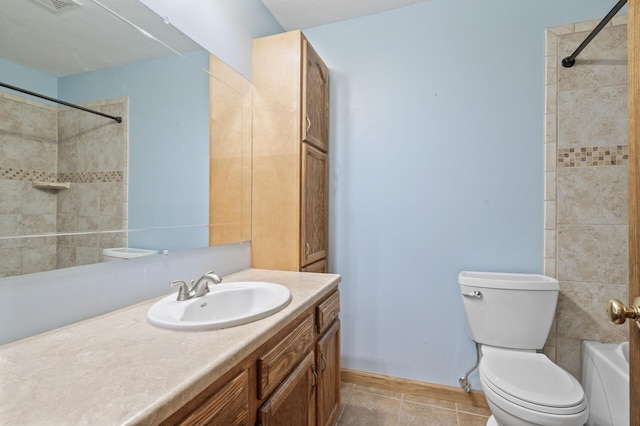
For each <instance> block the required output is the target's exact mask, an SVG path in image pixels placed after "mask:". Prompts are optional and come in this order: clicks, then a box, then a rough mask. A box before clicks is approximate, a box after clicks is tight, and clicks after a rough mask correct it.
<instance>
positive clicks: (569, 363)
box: [556, 337, 582, 380]
mask: <svg viewBox="0 0 640 426" xmlns="http://www.w3.org/2000/svg"><path fill="white" fill-rule="evenodd" d="M581 357H582V340H575V339H565V338H560V337H559V338H558V342H557V346H556V364H558V365H559V366H560V367H562V368H564V369H565V370H566V371H567V372H568V373H569V374H571V375H572V376H573V377H575V378H576V379H578V380H580V379H581V376H582V367H581V364H582V362H581Z"/></svg>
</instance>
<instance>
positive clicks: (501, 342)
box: [458, 271, 589, 426]
mask: <svg viewBox="0 0 640 426" xmlns="http://www.w3.org/2000/svg"><path fill="white" fill-rule="evenodd" d="M458 283H459V284H460V290H461V292H462V300H463V304H464V310H465V314H466V316H467V323H468V325H469V335H470V336H471V338H472V339H473V340H474V341H475V342H477V343H479V344H480V350H481V354H482V357H481V359H480V366H479V371H480V385H481V386H482V390H483V391H484V394H485V397H486V398H487V402H488V403H489V408H490V409H491V413H492V414H493V415H492V416H491V417H490V418H489V421H488V422H487V425H502V426H530V425H542V426H574V425H575V426H579V425H580V426H581V425H584V424H585V422H586V421H587V418H588V416H589V410H588V406H587V400H586V398H585V395H584V391H583V390H582V387H581V386H580V383H579V382H578V381H577V380H576V379H575V378H574V377H573V376H572V375H570V374H569V373H567V372H566V371H565V370H563V369H562V368H560V367H558V366H557V365H556V364H554V363H553V362H552V361H551V360H550V359H549V358H547V357H546V355H544V354H543V353H540V352H537V351H538V350H541V349H542V347H543V346H544V343H545V341H546V340H547V336H548V334H549V330H550V329H551V323H552V322H553V316H554V313H555V309H556V303H557V300H558V292H559V289H560V286H559V284H558V281H557V280H555V279H553V278H549V277H545V276H543V275H531V274H505V273H493V272H467V271H465V272H460V274H459V275H458Z"/></svg>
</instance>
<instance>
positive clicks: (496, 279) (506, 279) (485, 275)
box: [458, 271, 560, 291]
mask: <svg viewBox="0 0 640 426" xmlns="http://www.w3.org/2000/svg"><path fill="white" fill-rule="evenodd" d="M458 283H459V284H461V285H467V286H472V287H482V288H503V289H513V290H538V291H549V290H559V289H560V284H559V283H558V280H556V279H555V278H551V277H547V276H545V275H540V274H513V273H505V272H472V271H462V272H460V273H459V274H458Z"/></svg>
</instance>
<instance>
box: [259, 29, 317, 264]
mask: <svg viewBox="0 0 640 426" xmlns="http://www.w3.org/2000/svg"><path fill="white" fill-rule="evenodd" d="M252 61H253V64H252V80H253V87H254V118H253V129H254V131H253V180H252V232H251V263H252V266H253V267H254V268H263V269H278V270H287V271H302V270H306V269H305V268H306V267H309V266H310V265H314V264H315V263H317V262H319V261H322V260H324V261H325V263H324V264H322V265H323V266H322V268H321V267H320V266H319V265H315V266H314V267H313V270H314V271H318V270H320V269H324V270H326V258H327V247H328V241H327V229H328V227H327V222H328V170H329V169H328V161H327V152H328V149H329V126H328V123H329V71H328V68H327V66H326V65H325V64H324V62H322V59H321V58H320V57H319V56H318V54H317V53H316V51H315V50H314V49H313V47H312V46H311V44H310V43H309V42H308V41H307V39H306V38H305V36H304V34H302V32H300V31H292V32H288V33H284V34H277V35H274V36H270V37H264V38H259V39H256V40H254V41H253V53H252Z"/></svg>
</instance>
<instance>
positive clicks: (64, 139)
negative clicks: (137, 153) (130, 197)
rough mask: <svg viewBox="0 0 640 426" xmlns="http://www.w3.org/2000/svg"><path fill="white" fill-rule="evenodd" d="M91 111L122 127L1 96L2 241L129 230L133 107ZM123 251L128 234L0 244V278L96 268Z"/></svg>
mask: <svg viewBox="0 0 640 426" xmlns="http://www.w3.org/2000/svg"><path fill="white" fill-rule="evenodd" d="M87 106H89V107H91V108H95V109H99V110H101V111H103V112H106V113H108V114H113V115H122V116H123V124H117V123H115V122H114V121H112V120H109V119H107V118H102V117H98V116H94V115H92V114H89V113H86V112H80V111H77V110H70V109H68V108H58V107H56V106H52V105H48V104H45V103H42V102H38V101H34V100H31V99H26V98H24V97H21V96H16V95H13V94H9V93H5V92H0V237H12V236H21V235H41V234H50V233H55V232H83V231H91V232H93V231H99V230H105V229H111V230H114V229H120V230H121V229H126V225H127V216H126V215H127V208H126V201H127V200H126V197H127V185H126V179H127V155H128V154H127V152H128V130H127V121H128V120H127V116H128V101H127V99H115V100H110V101H100V102H94V103H92V104H91V105H87ZM94 117H95V118H94ZM111 123H113V124H111ZM32 181H45V182H71V189H69V190H51V189H39V188H33V186H32ZM125 243H126V233H108V234H104V235H101V234H96V233H89V232H88V233H86V234H83V235H74V236H61V237H54V236H50V237H32V238H14V239H0V256H1V258H2V262H0V277H7V276H13V275H20V274H27V273H32V272H39V271H46V270H50V269H55V268H56V267H66V266H74V265H81V264H85V263H93V262H97V261H99V253H100V249H101V248H102V247H118V246H122V245H125Z"/></svg>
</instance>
